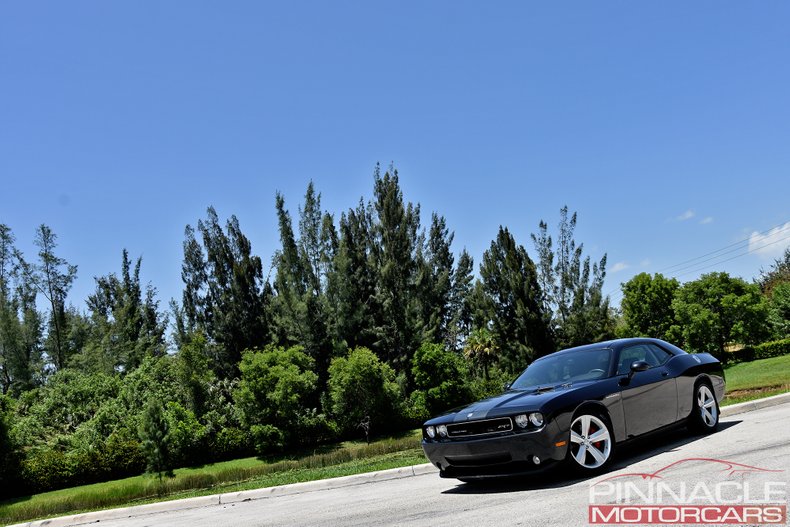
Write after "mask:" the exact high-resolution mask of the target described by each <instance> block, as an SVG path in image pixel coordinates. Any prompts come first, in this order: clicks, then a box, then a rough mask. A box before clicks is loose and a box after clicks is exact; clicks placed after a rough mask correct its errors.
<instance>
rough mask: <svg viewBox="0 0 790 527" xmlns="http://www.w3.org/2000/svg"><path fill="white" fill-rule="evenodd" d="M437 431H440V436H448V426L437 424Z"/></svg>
mask: <svg viewBox="0 0 790 527" xmlns="http://www.w3.org/2000/svg"><path fill="white" fill-rule="evenodd" d="M436 431H437V432H439V435H440V436H442V437H447V427H446V426H445V425H439V426H437V427H436Z"/></svg>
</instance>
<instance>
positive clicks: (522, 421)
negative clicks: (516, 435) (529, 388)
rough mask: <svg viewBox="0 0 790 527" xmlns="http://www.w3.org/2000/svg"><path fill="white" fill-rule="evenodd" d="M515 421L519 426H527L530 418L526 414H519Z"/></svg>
mask: <svg viewBox="0 0 790 527" xmlns="http://www.w3.org/2000/svg"><path fill="white" fill-rule="evenodd" d="M515 421H516V424H517V425H518V426H519V428H526V427H527V425H528V424H529V418H528V417H527V416H526V414H519V415H517V416H516V418H515Z"/></svg>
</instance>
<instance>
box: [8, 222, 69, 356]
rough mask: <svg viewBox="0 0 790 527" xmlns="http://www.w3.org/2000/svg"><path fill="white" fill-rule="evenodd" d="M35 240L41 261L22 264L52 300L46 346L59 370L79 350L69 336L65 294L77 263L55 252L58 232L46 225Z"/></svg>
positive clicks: (45, 295) (25, 271)
mask: <svg viewBox="0 0 790 527" xmlns="http://www.w3.org/2000/svg"><path fill="white" fill-rule="evenodd" d="M34 243H35V244H36V246H37V247H38V263H37V264H36V265H35V266H28V265H25V264H24V263H23V262H20V264H22V269H23V270H24V273H25V274H26V275H28V279H30V280H31V281H32V283H34V284H36V286H37V287H38V290H39V292H41V294H42V295H44V298H46V300H47V303H48V304H49V308H50V312H49V319H48V335H47V339H46V350H47V354H48V355H49V358H50V360H51V361H52V365H53V366H54V367H55V369H58V370H60V369H63V368H65V367H66V365H67V364H68V359H69V358H70V357H71V355H73V354H74V353H75V352H76V350H75V349H73V348H70V347H69V346H68V343H67V339H66V336H67V333H68V330H69V328H68V319H67V314H66V296H67V295H68V292H69V290H70V289H71V285H72V283H73V282H74V279H75V278H76V277H77V266H76V265H71V264H69V263H68V262H67V261H66V260H65V259H63V258H61V257H59V256H57V255H56V254H55V249H57V246H58V244H57V236H56V235H55V233H54V232H52V229H50V228H49V227H47V226H46V225H43V224H42V225H40V226H39V228H38V230H37V231H36V237H35V240H34Z"/></svg>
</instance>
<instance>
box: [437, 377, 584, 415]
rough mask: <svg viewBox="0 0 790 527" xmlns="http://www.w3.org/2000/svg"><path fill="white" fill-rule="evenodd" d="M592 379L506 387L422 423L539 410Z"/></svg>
mask: <svg viewBox="0 0 790 527" xmlns="http://www.w3.org/2000/svg"><path fill="white" fill-rule="evenodd" d="M592 382H593V381H583V382H576V383H573V384H572V385H556V386H552V387H548V388H547V387H537V386H533V387H530V388H527V389H524V390H508V391H506V392H504V393H501V394H499V395H496V396H494V397H489V398H488V399H483V400H480V401H476V402H474V403H472V404H469V405H466V406H461V407H458V408H454V409H452V410H450V411H449V412H447V413H445V414H443V415H441V416H439V417H436V418H434V419H431V420H430V421H428V422H427V423H426V424H432V425H435V424H443V423H444V424H446V423H459V422H465V421H477V420H478V419H486V418H489V417H491V418H493V417H501V416H504V415H512V414H514V413H519V412H537V411H541V410H542V408H543V406H544V405H545V404H546V403H547V402H549V401H551V400H552V399H555V398H557V397H560V396H562V395H566V394H569V393H572V392H574V391H576V390H579V389H582V388H584V387H586V386H589V385H590V384H592Z"/></svg>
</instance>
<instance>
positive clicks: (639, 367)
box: [628, 360, 650, 377]
mask: <svg viewBox="0 0 790 527" xmlns="http://www.w3.org/2000/svg"><path fill="white" fill-rule="evenodd" d="M649 369H650V364H648V363H647V362H645V361H643V360H637V361H634V362H632V363H631V372H630V373H629V374H628V376H629V377H633V376H634V374H635V373H636V372H639V371H645V370H649Z"/></svg>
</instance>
